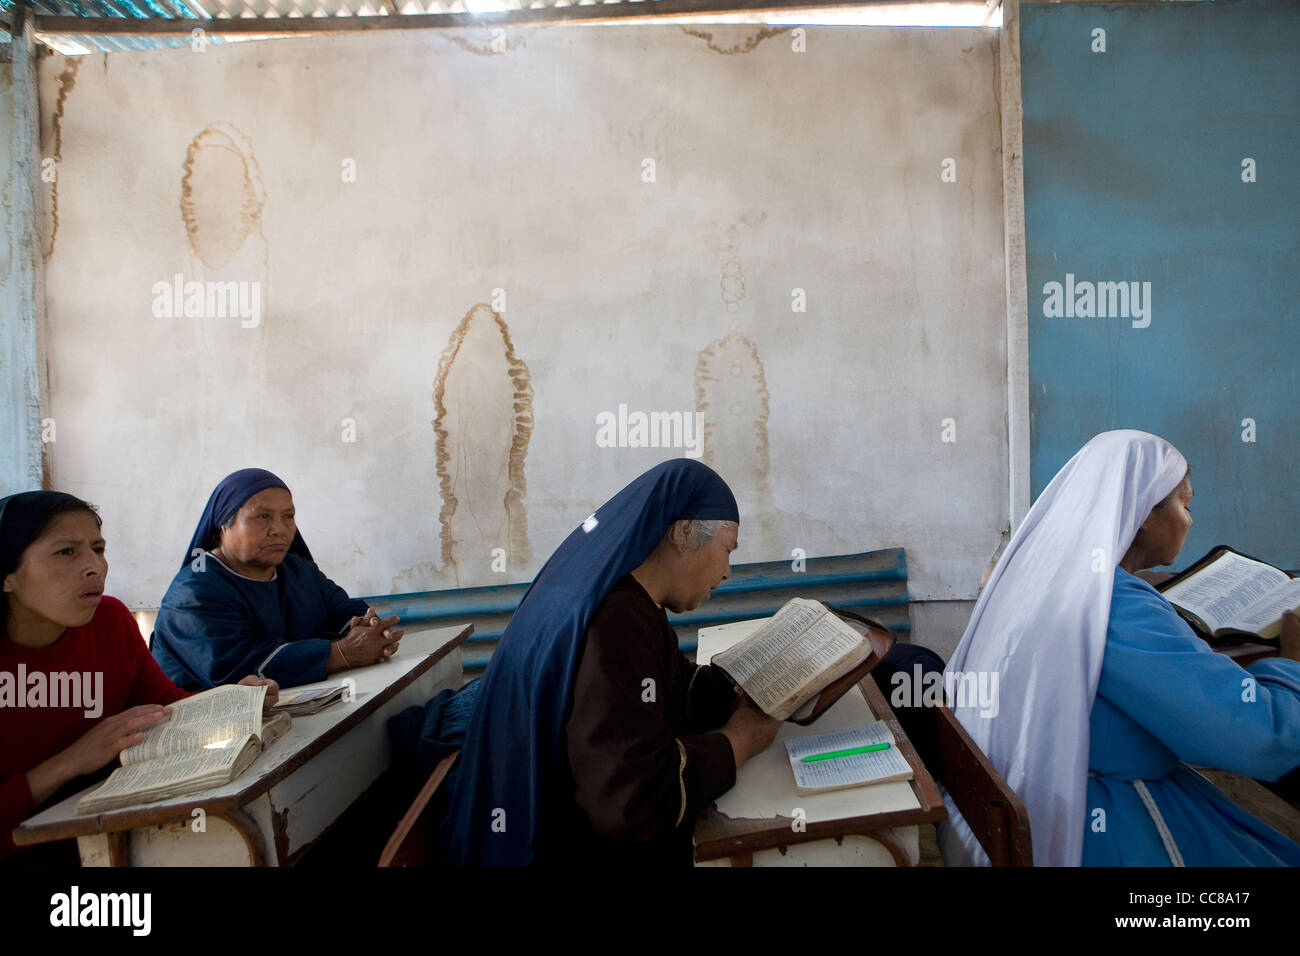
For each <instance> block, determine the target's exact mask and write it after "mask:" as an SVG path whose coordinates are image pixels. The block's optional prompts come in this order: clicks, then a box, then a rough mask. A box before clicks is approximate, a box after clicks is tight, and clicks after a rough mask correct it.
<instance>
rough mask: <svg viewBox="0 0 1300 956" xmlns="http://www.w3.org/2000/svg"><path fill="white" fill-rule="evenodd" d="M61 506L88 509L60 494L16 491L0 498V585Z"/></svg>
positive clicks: (84, 505)
mask: <svg viewBox="0 0 1300 956" xmlns="http://www.w3.org/2000/svg"><path fill="white" fill-rule="evenodd" d="M62 505H76V506H77V507H78V508H85V509H86V510H87V511H89V510H90V506H89V505H88V504H86V503H85V502H84V501H82V500H81V499H80V498H78V497H76V496H75V495H69V494H64V493H63V492H62V491H20V492H19V493H18V494H16V495H10V496H9V497H7V498H0V581H3V580H4V579H5V578H7V577H8V576H9V575H10V574H12V573H13V572H14V571H15V570H16V569H17V568H18V563H19V562H20V561H21V560H22V557H23V552H24V551H26V550H27V546H28V545H29V544H31V543H32V542H33V541H35V540H36V539H37V538H38V537H39V536H40V533H41V529H42V528H43V527H44V526H45V523H46V520H47V519H48V518H49V517H50V515H51V514H53V513H54V510H55V509H56V508H58V507H60V506H62Z"/></svg>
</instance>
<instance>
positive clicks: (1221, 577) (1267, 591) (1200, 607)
mask: <svg viewBox="0 0 1300 956" xmlns="http://www.w3.org/2000/svg"><path fill="white" fill-rule="evenodd" d="M1156 590H1157V591H1159V592H1160V593H1161V594H1162V595H1163V596H1164V598H1165V600H1167V601H1168V602H1169V603H1170V604H1172V605H1173V606H1174V608H1175V609H1176V610H1177V611H1178V613H1179V614H1181V615H1182V616H1183V617H1184V618H1186V619H1187V620H1188V621H1189V622H1190V623H1191V625H1192V627H1193V628H1194V629H1195V630H1197V631H1199V632H1200V633H1201V635H1202V636H1204V637H1211V638H1225V637H1244V638H1262V639H1264V640H1268V641H1275V640H1277V638H1278V635H1280V634H1281V633H1282V613H1283V612H1284V611H1297V612H1300V578H1293V577H1291V576H1290V575H1289V574H1287V573H1286V572H1285V571H1281V570H1279V569H1277V568H1275V567H1273V566H1272V565H1270V564H1265V563H1264V562H1263V561H1257V560H1255V559H1254V558H1248V557H1246V556H1245V555H1244V554H1241V553H1240V552H1238V551H1234V550H1232V549H1231V548H1229V547H1227V546H1226V545H1219V546H1218V547H1216V548H1213V549H1212V550H1211V551H1210V552H1209V553H1208V554H1206V555H1205V556H1204V557H1203V558H1201V559H1200V560H1199V561H1197V562H1196V563H1195V564H1193V565H1192V566H1191V567H1189V568H1188V569H1187V570H1186V571H1183V572H1182V573H1181V574H1176V575H1174V576H1173V577H1172V578H1170V579H1168V580H1167V581H1164V582H1162V583H1161V584H1160V585H1158V586H1157V587H1156Z"/></svg>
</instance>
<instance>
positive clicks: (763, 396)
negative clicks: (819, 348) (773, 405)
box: [695, 332, 775, 538]
mask: <svg viewBox="0 0 1300 956" xmlns="http://www.w3.org/2000/svg"><path fill="white" fill-rule="evenodd" d="M695 410H696V411H697V412H699V413H700V414H702V415H703V416H704V455H703V461H704V463H705V464H706V465H708V466H709V467H710V468H712V469H713V470H714V471H716V472H717V473H718V474H720V475H722V477H723V478H725V479H726V480H727V483H728V484H730V485H731V487H732V490H733V491H734V492H735V493H736V500H737V502H738V503H739V505H740V508H741V514H742V517H741V520H742V521H745V520H746V516H747V515H748V517H749V520H751V521H752V520H753V519H755V518H756V519H757V522H758V525H759V527H760V530H761V533H763V535H764V537H765V538H766V537H767V533H768V531H769V530H770V527H771V525H772V519H773V518H774V517H775V516H774V514H773V510H772V485H771V477H770V475H771V457H770V454H769V451H768V443H767V419H768V414H769V406H768V392H767V380H766V377H765V376H764V373H763V362H762V360H761V359H760V358H759V357H758V347H757V346H756V345H755V344H754V343H753V342H751V341H750V340H749V339H748V338H746V337H745V336H743V335H741V334H739V333H738V332H732V333H730V334H729V335H727V336H726V337H725V338H721V339H717V340H716V341H714V342H711V343H709V345H708V346H707V347H706V348H704V349H702V350H701V351H700V353H699V358H698V360H697V361H696V364H695Z"/></svg>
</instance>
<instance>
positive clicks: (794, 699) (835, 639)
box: [711, 598, 894, 725]
mask: <svg viewBox="0 0 1300 956" xmlns="http://www.w3.org/2000/svg"><path fill="white" fill-rule="evenodd" d="M866 631H867V632H866V633H865V634H861V633H859V632H858V631H856V630H854V629H853V628H852V627H850V626H849V625H848V624H846V623H844V622H843V621H842V620H840V619H839V617H837V616H836V615H835V613H834V612H832V611H831V610H830V609H829V608H827V607H826V605H824V604H822V603H821V602H819V601H809V600H807V599H806V598H794V599H792V600H790V601H787V602H786V604H785V605H784V606H783V607H782V608H781V610H779V611H777V613H776V615H775V616H774V617H772V618H769V619H768V620H767V622H766V623H764V624H763V625H762V626H761V627H759V628H758V630H756V631H755V632H754V633H753V634H751V635H750V636H749V637H747V638H745V639H744V640H743V641H740V642H739V643H738V644H733V645H732V646H731V647H729V648H727V649H726V650H725V651H720V652H719V653H717V654H715V655H714V656H713V660H712V662H711V663H712V664H713V665H714V666H715V667H717V668H718V669H719V670H721V671H722V672H723V673H724V674H726V675H727V676H728V677H729V678H731V680H732V681H733V682H734V683H735V684H736V685H737V686H739V687H740V689H741V690H743V691H744V692H745V693H746V694H748V695H749V697H750V698H751V699H752V700H753V701H754V703H755V704H757V705H758V707H759V708H760V709H761V710H762V711H763V712H764V713H765V714H767V715H768V716H769V717H775V718H777V719H779V720H791V721H793V722H794V723H797V724H804V725H806V724H810V723H812V722H813V721H815V720H816V719H817V718H818V717H820V716H821V715H822V714H823V713H824V712H825V711H826V710H827V709H828V708H830V706H831V705H832V704H834V703H835V702H836V701H837V700H839V699H840V697H842V696H843V695H844V694H845V693H847V692H848V691H849V690H850V689H851V688H852V687H853V686H854V685H856V684H857V683H858V681H860V680H862V678H864V677H866V676H867V674H869V673H870V672H871V669H872V668H873V667H875V666H876V664H877V663H878V662H879V661H880V659H881V658H882V657H884V656H885V655H886V654H887V653H889V649H890V648H891V647H892V646H893V644H894V638H893V635H892V634H890V632H889V631H888V630H886V629H885V628H882V627H879V626H876V625H866Z"/></svg>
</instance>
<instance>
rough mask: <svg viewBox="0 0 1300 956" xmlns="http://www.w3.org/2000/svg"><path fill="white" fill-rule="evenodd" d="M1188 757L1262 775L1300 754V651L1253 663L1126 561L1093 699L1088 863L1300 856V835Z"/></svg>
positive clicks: (1243, 862)
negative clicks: (1196, 629)
mask: <svg viewBox="0 0 1300 956" xmlns="http://www.w3.org/2000/svg"><path fill="white" fill-rule="evenodd" d="M1187 764H1195V765H1198V766H1204V767H1213V768H1215V769H1219V770H1228V771H1231V772H1234V773H1240V774H1244V775H1247V776H1250V777H1256V778H1259V779H1261V780H1276V779H1277V778H1279V777H1281V776H1282V775H1284V774H1286V773H1287V772H1288V771H1290V770H1293V769H1294V768H1295V767H1296V766H1297V765H1300V662H1296V661H1291V660H1284V659H1280V658H1270V659H1267V660H1262V661H1256V662H1255V663H1253V664H1251V665H1250V666H1249V667H1248V668H1247V669H1245V670H1243V669H1242V668H1241V667H1240V666H1239V665H1238V664H1235V663H1234V662H1233V661H1232V660H1230V659H1229V658H1227V657H1224V656H1223V655H1221V654H1216V653H1214V651H1213V650H1211V648H1210V646H1209V645H1208V644H1206V643H1205V641H1203V640H1201V639H1200V638H1199V637H1197V636H1196V634H1195V633H1193V632H1192V630H1191V628H1190V627H1188V626H1187V624H1186V623H1185V622H1184V621H1183V619H1182V618H1180V617H1179V616H1178V613H1177V612H1176V611H1175V610H1174V609H1173V608H1172V607H1171V606H1170V605H1169V602H1167V601H1166V600H1165V599H1164V598H1163V597H1161V596H1160V595H1159V594H1158V593H1157V592H1156V590H1155V589H1154V588H1152V587H1151V586H1150V585H1149V584H1147V583H1146V582H1144V581H1142V580H1140V579H1139V578H1137V577H1134V576H1133V575H1131V574H1129V573H1128V572H1127V571H1125V570H1123V569H1122V568H1116V569H1115V590H1114V595H1113V597H1112V599H1111V609H1110V626H1109V631H1108V632H1107V634H1106V652H1105V657H1104V658H1103V659H1102V665H1101V680H1100V682H1099V684H1098V686H1097V698H1096V701H1095V702H1094V703H1093V707H1092V720H1091V745H1090V750H1089V754H1088V766H1089V775H1088V802H1087V808H1088V813H1087V819H1086V820H1085V821H1084V827H1085V835H1084V841H1083V864H1084V865H1085V866H1170V865H1172V864H1173V862H1174V858H1173V857H1172V856H1171V854H1173V855H1175V856H1176V857H1180V858H1181V860H1182V862H1183V863H1184V864H1186V865H1187V866H1250V865H1254V866H1263V865H1284V866H1296V865H1300V845H1297V844H1295V843H1293V842H1292V841H1291V840H1289V839H1287V838H1286V837H1284V836H1283V835H1282V834H1280V833H1278V832H1277V831H1276V830H1274V829H1272V828H1271V827H1269V826H1267V825H1266V824H1264V823H1262V822H1261V821H1260V820H1257V819H1256V818H1255V817H1253V816H1251V815H1250V814H1248V813H1246V812H1245V811H1244V810H1242V809H1241V808H1240V807H1238V806H1237V805H1236V804H1235V803H1233V802H1232V801H1231V800H1230V799H1229V798H1228V797H1227V796H1225V795H1224V794H1223V792H1222V791H1220V790H1219V789H1218V788H1217V787H1215V786H1214V785H1213V784H1211V783H1210V782H1209V781H1208V780H1206V779H1205V778H1204V777H1203V776H1201V775H1200V774H1198V773H1197V772H1195V771H1194V770H1192V769H1191V768H1190V767H1188V766H1187ZM1143 790H1145V796H1146V797H1147V798H1149V800H1150V803H1151V805H1152V807H1151V808H1149V807H1148V804H1147V801H1146V800H1145V799H1144V794H1143ZM1098 811H1101V813H1098ZM1157 819H1158V820H1160V821H1162V824H1163V828H1164V830H1165V836H1163V837H1162V834H1161V826H1160V824H1158V823H1157Z"/></svg>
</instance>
